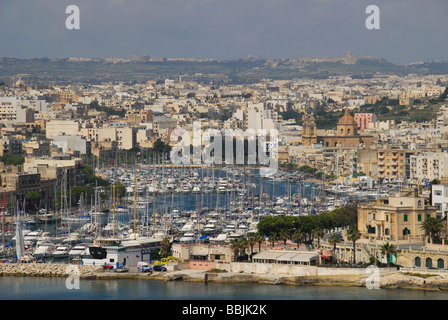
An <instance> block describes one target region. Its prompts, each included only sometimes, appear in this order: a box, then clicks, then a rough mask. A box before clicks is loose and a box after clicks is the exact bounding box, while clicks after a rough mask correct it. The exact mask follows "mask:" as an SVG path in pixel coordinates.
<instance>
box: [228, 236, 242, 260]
mask: <svg viewBox="0 0 448 320" xmlns="http://www.w3.org/2000/svg"><path fill="white" fill-rule="evenodd" d="M230 249H232V251H233V261H234V262H237V261H238V256H239V252H240V240H239V239H232V240H230Z"/></svg>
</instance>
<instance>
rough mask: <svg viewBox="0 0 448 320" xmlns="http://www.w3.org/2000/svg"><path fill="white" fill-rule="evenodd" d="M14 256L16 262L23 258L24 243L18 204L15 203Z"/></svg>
mask: <svg viewBox="0 0 448 320" xmlns="http://www.w3.org/2000/svg"><path fill="white" fill-rule="evenodd" d="M16 254H17V260H19V261H20V260H22V259H23V258H25V242H24V240H23V233H22V222H21V221H20V209H19V202H18V201H17V220H16Z"/></svg>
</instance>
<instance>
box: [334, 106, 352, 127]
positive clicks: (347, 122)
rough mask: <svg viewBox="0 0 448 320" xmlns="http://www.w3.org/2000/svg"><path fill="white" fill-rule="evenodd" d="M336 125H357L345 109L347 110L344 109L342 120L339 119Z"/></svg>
mask: <svg viewBox="0 0 448 320" xmlns="http://www.w3.org/2000/svg"><path fill="white" fill-rule="evenodd" d="M338 124H345V125H352V124H355V125H357V122H356V121H355V119H354V118H353V117H352V115H351V114H350V110H349V109H348V108H347V109H345V113H344V115H343V116H342V118H341V119H339V121H338Z"/></svg>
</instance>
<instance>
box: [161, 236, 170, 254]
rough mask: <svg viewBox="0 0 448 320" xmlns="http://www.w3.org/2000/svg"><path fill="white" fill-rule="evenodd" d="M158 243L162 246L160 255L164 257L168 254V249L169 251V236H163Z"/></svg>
mask: <svg viewBox="0 0 448 320" xmlns="http://www.w3.org/2000/svg"><path fill="white" fill-rule="evenodd" d="M160 245H161V246H162V248H161V256H162V258H166V257H168V256H169V255H170V251H171V241H170V239H169V238H167V237H165V238H163V240H162V241H161V242H160Z"/></svg>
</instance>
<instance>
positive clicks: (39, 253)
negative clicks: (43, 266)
mask: <svg viewBox="0 0 448 320" xmlns="http://www.w3.org/2000/svg"><path fill="white" fill-rule="evenodd" d="M53 251H54V244H52V243H43V244H40V245H38V246H37V248H36V250H34V253H33V257H34V258H36V259H46V258H51V257H52V256H53Z"/></svg>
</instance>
